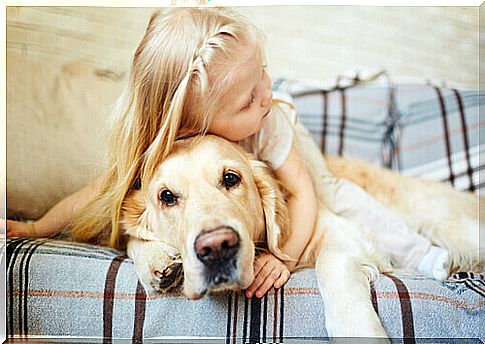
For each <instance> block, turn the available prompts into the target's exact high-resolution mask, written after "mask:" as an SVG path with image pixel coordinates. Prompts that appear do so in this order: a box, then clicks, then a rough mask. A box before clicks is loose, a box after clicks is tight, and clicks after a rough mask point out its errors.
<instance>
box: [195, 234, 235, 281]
mask: <svg viewBox="0 0 485 344" xmlns="http://www.w3.org/2000/svg"><path fill="white" fill-rule="evenodd" d="M239 247H240V238H239V234H238V233H237V232H236V231H235V230H234V229H233V228H231V227H226V226H221V227H216V228H212V229H204V230H203V231H202V232H201V233H200V234H199V235H198V236H197V238H196V239H195V243H194V249H195V254H196V255H197V259H198V260H199V261H200V262H201V263H202V264H203V265H204V267H205V275H206V282H207V284H208V285H219V284H222V283H230V282H233V281H234V280H235V278H236V276H235V273H236V270H237V269H236V263H237V253H238V252H239Z"/></svg>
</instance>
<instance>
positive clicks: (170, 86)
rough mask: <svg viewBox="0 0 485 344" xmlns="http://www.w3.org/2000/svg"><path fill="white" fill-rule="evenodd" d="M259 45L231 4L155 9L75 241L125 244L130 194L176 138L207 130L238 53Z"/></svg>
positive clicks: (75, 231) (252, 30)
mask: <svg viewBox="0 0 485 344" xmlns="http://www.w3.org/2000/svg"><path fill="white" fill-rule="evenodd" d="M261 44H262V34H261V32H260V31H259V30H258V29H256V28H255V27H254V26H253V25H252V24H250V23H249V22H248V21H246V19H245V18H243V17H241V16H239V15H236V13H234V12H232V11H231V10H228V9H216V8H170V9H165V10H157V11H155V12H154V13H153V14H152V16H151V18H150V21H149V23H148V27H147V29H146V31H145V35H144V37H143V39H142V40H141V42H140V44H139V46H138V48H137V49H136V51H135V53H134V56H133V61H132V67H131V73H130V78H129V81H128V84H127V86H126V88H125V90H124V92H123V94H122V95H121V97H120V99H119V101H118V104H117V106H116V108H115V110H114V116H115V121H114V124H113V127H112V129H111V130H112V131H111V138H110V141H109V147H108V170H107V172H106V173H105V175H104V176H103V177H101V183H102V185H101V188H100V191H99V192H98V194H97V196H96V197H95V198H94V199H93V200H91V201H90V202H89V203H88V204H87V205H86V207H85V208H84V209H83V210H82V211H80V212H79V214H77V215H76V217H75V219H74V224H73V238H74V239H75V240H77V241H82V242H90V243H96V244H103V245H110V246H112V247H115V248H123V245H124V243H123V240H121V239H122V237H123V233H121V230H120V212H121V207H122V202H123V200H124V199H125V197H126V195H127V194H128V193H129V192H130V190H131V189H132V188H133V185H134V184H136V183H137V182H140V183H141V187H143V186H144V184H145V183H144V181H148V180H150V179H151V178H152V177H153V174H154V172H155V170H156V168H157V167H158V166H159V164H160V163H161V162H162V161H163V160H164V159H165V158H166V157H167V156H168V154H169V153H170V151H171V149H172V146H173V143H174V141H175V140H176V139H177V138H179V137H180V136H182V135H191V134H192V135H193V134H205V133H206V132H207V131H208V127H209V124H210V122H211V120H212V116H213V113H214V112H215V111H217V107H218V101H219V99H221V97H222V96H223V95H224V93H225V91H226V90H227V88H228V87H229V85H230V84H231V82H232V80H233V78H234V75H235V74H236V73H235V71H234V70H233V71H230V72H227V67H228V66H229V65H230V66H233V68H235V67H234V63H232V64H231V62H232V59H234V57H235V56H238V55H241V54H243V53H245V52H247V51H248V50H250V49H251V50H252V49H253V48H257V49H262V46H261ZM253 51H254V50H253Z"/></svg>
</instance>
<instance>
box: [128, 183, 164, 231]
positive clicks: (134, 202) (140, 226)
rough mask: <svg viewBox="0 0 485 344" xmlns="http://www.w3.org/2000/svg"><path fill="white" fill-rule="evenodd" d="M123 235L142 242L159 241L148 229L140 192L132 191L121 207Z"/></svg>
mask: <svg viewBox="0 0 485 344" xmlns="http://www.w3.org/2000/svg"><path fill="white" fill-rule="evenodd" d="M121 228H122V230H123V234H127V235H131V236H133V237H136V238H139V239H143V240H160V239H159V238H158V237H157V236H156V235H155V234H154V233H153V231H152V230H151V229H150V224H149V221H148V208H147V204H146V200H145V197H144V195H143V192H142V191H141V190H133V191H132V192H131V193H130V194H129V195H128V196H126V198H125V200H124V201H123V204H122V206H121Z"/></svg>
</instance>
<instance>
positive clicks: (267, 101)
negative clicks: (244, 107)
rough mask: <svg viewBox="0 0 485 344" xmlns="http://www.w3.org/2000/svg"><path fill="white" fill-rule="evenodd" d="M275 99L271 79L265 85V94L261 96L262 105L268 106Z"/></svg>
mask: <svg viewBox="0 0 485 344" xmlns="http://www.w3.org/2000/svg"><path fill="white" fill-rule="evenodd" d="M272 99H273V91H272V90H271V81H269V82H266V83H265V85H264V90H263V96H262V97H261V107H264V108H266V107H268V106H269V105H270V104H271V100H272Z"/></svg>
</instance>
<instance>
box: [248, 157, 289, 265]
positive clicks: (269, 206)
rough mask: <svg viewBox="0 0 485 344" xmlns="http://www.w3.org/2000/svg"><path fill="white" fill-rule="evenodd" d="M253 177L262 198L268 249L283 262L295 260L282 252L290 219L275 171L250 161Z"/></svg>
mask: <svg viewBox="0 0 485 344" xmlns="http://www.w3.org/2000/svg"><path fill="white" fill-rule="evenodd" d="M250 165H251V169H252V172H253V177H254V180H255V182H256V186H257V188H258V191H259V196H260V197H261V203H262V206H263V212H264V221H265V225H266V241H267V244H268V249H269V250H270V252H271V253H273V254H274V255H275V256H277V257H278V258H280V259H281V260H290V261H291V260H293V259H292V258H290V257H289V256H288V255H286V254H284V253H283V252H281V249H280V248H281V246H282V245H283V244H284V241H285V240H286V238H287V237H288V235H287V234H288V231H289V226H290V218H289V213H288V208H287V207H286V203H285V198H284V195H283V192H282V190H281V186H280V185H279V183H278V181H277V179H276V177H275V176H274V173H273V171H272V170H271V169H270V168H269V167H268V166H267V165H266V164H265V163H263V162H261V161H259V160H255V159H254V158H253V159H250Z"/></svg>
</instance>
